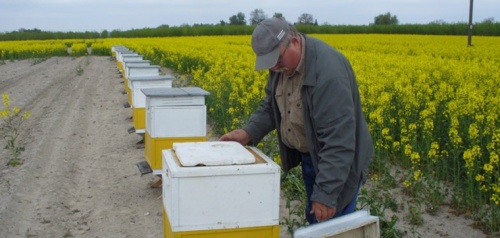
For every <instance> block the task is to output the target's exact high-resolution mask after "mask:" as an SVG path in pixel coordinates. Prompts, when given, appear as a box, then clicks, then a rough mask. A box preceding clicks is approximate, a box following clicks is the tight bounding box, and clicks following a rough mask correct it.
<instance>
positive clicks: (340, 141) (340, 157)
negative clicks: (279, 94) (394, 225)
mask: <svg viewBox="0 0 500 238" xmlns="http://www.w3.org/2000/svg"><path fill="white" fill-rule="evenodd" d="M320 54H322V55H320V56H318V58H320V59H322V61H321V62H316V63H317V64H316V77H317V85H316V86H315V87H314V89H313V92H312V98H311V105H312V108H311V109H310V116H311V120H312V124H313V130H314V133H315V137H316V138H317V141H316V147H317V148H316V151H318V158H317V159H318V160H317V168H318V170H317V171H316V183H315V185H314V190H313V194H312V196H311V200H312V201H317V202H321V203H323V204H325V205H329V206H332V207H334V206H337V201H338V199H339V196H340V194H341V191H342V190H343V188H344V186H345V185H346V182H349V181H348V176H349V173H350V170H351V165H352V163H353V161H354V157H355V145H356V121H355V108H354V107H355V104H354V102H353V95H352V94H353V89H352V87H353V84H352V82H353V81H354V80H355V79H354V73H353V71H352V68H351V66H350V64H349V62H348V61H347V59H346V58H345V57H344V56H343V55H341V54H340V53H338V52H336V51H335V52H334V53H332V52H331V51H329V52H321V53H320ZM353 182H354V183H357V180H356V181H353ZM351 183H352V182H351ZM353 186H355V185H353Z"/></svg>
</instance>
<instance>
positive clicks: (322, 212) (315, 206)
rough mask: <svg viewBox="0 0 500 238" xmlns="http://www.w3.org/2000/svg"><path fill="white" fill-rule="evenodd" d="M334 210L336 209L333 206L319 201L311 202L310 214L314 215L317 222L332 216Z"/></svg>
mask: <svg viewBox="0 0 500 238" xmlns="http://www.w3.org/2000/svg"><path fill="white" fill-rule="evenodd" d="M336 211H337V209H336V208H335V207H329V206H326V205H325V204H323V203H319V202H312V209H311V214H314V215H315V216H316V220H317V221H318V222H322V221H325V220H328V219H330V218H332V217H333V215H335V212H336Z"/></svg>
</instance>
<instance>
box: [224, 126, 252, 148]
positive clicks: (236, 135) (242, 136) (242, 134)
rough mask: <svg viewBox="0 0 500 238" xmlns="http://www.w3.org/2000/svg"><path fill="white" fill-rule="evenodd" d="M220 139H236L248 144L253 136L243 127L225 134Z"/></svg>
mask: <svg viewBox="0 0 500 238" xmlns="http://www.w3.org/2000/svg"><path fill="white" fill-rule="evenodd" d="M219 140H220V141H236V142H238V143H240V144H242V145H246V144H248V142H250V140H251V138H250V136H249V135H248V133H247V132H246V131H245V130H243V129H237V130H234V131H231V132H229V133H226V134H224V135H223V136H222V137H221V138H220V139H219Z"/></svg>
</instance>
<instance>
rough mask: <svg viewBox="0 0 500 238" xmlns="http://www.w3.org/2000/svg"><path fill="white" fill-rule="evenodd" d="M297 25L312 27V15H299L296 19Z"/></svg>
mask: <svg viewBox="0 0 500 238" xmlns="http://www.w3.org/2000/svg"><path fill="white" fill-rule="evenodd" d="M297 24H304V25H314V20H313V15H312V14H309V13H302V15H300V16H299V18H298V19H297ZM316 24H317V23H316Z"/></svg>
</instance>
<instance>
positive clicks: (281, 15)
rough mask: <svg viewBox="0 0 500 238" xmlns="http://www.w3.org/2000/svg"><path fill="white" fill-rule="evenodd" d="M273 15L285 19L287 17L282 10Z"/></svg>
mask: <svg viewBox="0 0 500 238" xmlns="http://www.w3.org/2000/svg"><path fill="white" fill-rule="evenodd" d="M273 17H276V18H281V19H285V17H284V16H283V13H281V12H275V13H274V15H273Z"/></svg>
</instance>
